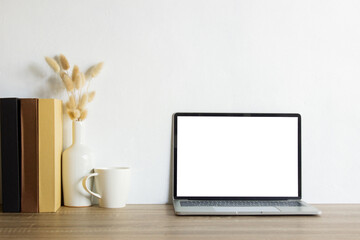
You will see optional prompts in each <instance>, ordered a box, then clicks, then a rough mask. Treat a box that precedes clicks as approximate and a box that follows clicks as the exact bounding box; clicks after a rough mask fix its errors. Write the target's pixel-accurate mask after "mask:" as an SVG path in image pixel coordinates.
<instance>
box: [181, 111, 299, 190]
mask: <svg viewBox="0 0 360 240" xmlns="http://www.w3.org/2000/svg"><path fill="white" fill-rule="evenodd" d="M177 126H178V127H177V135H178V138H177V196H179V197H185V196H192V197H200V196H201V197H206V196H211V197H222V196H227V197H275V196H276V197H297V196H298V119H297V118H295V117H292V118H284V117H205V116H202V117H190V116H186V117H183V116H179V117H178V125H177Z"/></svg>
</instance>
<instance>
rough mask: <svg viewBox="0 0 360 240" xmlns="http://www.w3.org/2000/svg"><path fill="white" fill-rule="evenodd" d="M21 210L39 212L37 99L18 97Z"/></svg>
mask: <svg viewBox="0 0 360 240" xmlns="http://www.w3.org/2000/svg"><path fill="white" fill-rule="evenodd" d="M20 126H21V131H20V132H21V212H27V213H36V212H39V134H38V133H39V130H38V99H35V98H32V99H20Z"/></svg>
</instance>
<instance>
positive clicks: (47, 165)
mask: <svg viewBox="0 0 360 240" xmlns="http://www.w3.org/2000/svg"><path fill="white" fill-rule="evenodd" d="M38 110H39V212H56V211H57V210H58V209H59V208H60V206H61V153H62V102H61V100H58V99H39V108H38Z"/></svg>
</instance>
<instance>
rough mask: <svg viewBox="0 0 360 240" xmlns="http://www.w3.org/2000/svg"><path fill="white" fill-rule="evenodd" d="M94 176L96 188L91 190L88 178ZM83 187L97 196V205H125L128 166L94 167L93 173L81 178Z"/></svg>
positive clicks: (109, 206)
mask: <svg viewBox="0 0 360 240" xmlns="http://www.w3.org/2000/svg"><path fill="white" fill-rule="evenodd" d="M91 177H95V186H96V190H97V191H98V192H99V193H94V192H92V191H91V190H90V189H89V188H88V186H87V181H88V179H89V178H91ZM82 184H83V187H84V188H85V190H86V191H87V192H88V193H90V194H91V195H93V196H95V197H97V198H99V206H100V207H104V208H122V207H125V205H126V201H127V197H128V193H129V185H130V168H126V167H116V168H95V169H94V173H92V174H89V175H88V176H86V177H84V179H83V182H82Z"/></svg>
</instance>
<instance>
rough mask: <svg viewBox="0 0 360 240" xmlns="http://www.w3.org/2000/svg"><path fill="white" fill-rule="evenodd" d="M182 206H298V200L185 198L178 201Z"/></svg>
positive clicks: (299, 204)
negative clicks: (185, 199)
mask: <svg viewBox="0 0 360 240" xmlns="http://www.w3.org/2000/svg"><path fill="white" fill-rule="evenodd" d="M180 205H181V206H182V207H268V206H272V207H300V206H303V204H301V203H300V202H298V201H238V200H234V201H232V200H187V201H180Z"/></svg>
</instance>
